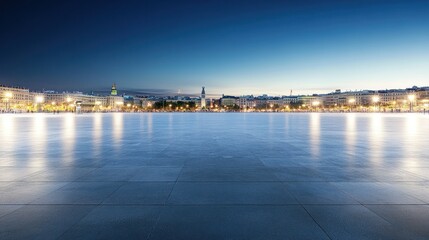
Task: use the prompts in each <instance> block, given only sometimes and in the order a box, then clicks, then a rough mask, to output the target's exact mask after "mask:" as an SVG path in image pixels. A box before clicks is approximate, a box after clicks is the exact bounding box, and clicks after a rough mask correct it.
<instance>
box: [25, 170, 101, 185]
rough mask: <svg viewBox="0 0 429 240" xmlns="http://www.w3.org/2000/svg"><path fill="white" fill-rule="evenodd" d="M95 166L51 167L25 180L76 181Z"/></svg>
mask: <svg viewBox="0 0 429 240" xmlns="http://www.w3.org/2000/svg"><path fill="white" fill-rule="evenodd" d="M94 169H95V168H50V169H47V170H43V171H39V172H37V173H35V174H32V175H31V176H28V177H26V178H24V179H22V180H23V181H60V182H66V181H74V180H76V179H78V178H80V177H82V176H84V175H86V174H88V173H90V172H91V171H93V170H94Z"/></svg>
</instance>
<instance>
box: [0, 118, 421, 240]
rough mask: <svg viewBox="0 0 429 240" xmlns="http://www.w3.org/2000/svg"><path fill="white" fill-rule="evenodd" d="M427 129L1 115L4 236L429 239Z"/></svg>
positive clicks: (387, 122)
mask: <svg viewBox="0 0 429 240" xmlns="http://www.w3.org/2000/svg"><path fill="white" fill-rule="evenodd" d="M428 123H429V116H428V115H426V116H424V115H417V114H416V115H414V114H317V113H314V114H261V113H259V114H234V113H230V114H228V113H227V114H195V113H189V114H178V113H176V114H121V113H117V114H88V115H72V114H63V115H61V114H60V115H59V116H53V115H47V114H46V115H43V114H33V115H0V150H1V151H0V152H1V154H0V239H2V240H4V239H43V240H46V239H186V240H191V239H264V240H265V239H312V240H314V239H359V240H360V239H429V151H428V148H427V143H428V142H429V124H428Z"/></svg>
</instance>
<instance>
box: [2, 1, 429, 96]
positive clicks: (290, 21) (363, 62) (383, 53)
mask: <svg viewBox="0 0 429 240" xmlns="http://www.w3.org/2000/svg"><path fill="white" fill-rule="evenodd" d="M3 9H5V11H4V12H3V13H2V14H1V19H2V21H1V23H0V24H1V27H2V29H4V31H2V36H1V38H0V42H1V43H2V44H1V45H0V51H1V52H2V54H0V68H1V69H2V71H1V73H0V82H2V83H5V84H8V85H19V86H25V87H28V88H30V89H37V90H42V89H48V88H49V89H53V90H64V89H71V90H81V91H90V90H95V91H98V90H102V89H104V86H105V83H106V82H108V83H111V82H116V83H118V85H120V86H121V88H122V89H127V90H129V91H135V90H144V91H146V90H152V91H154V92H167V93H168V94H171V93H177V92H178V91H179V89H180V91H181V92H183V93H186V94H193V93H198V90H193V89H195V88H196V86H206V87H207V88H208V89H210V92H211V93H215V94H222V93H224V94H228V95H229V94H238V95H243V94H255V95H261V94H268V95H284V94H286V95H287V94H289V92H290V90H293V92H294V93H296V94H311V93H324V92H330V91H333V90H335V89H338V88H340V89H343V90H364V89H386V88H387V89H392V88H406V87H409V86H413V85H417V86H426V85H427V82H429V81H428V76H429V68H428V67H427V66H428V60H427V57H426V56H427V55H429V47H428V44H427V42H429V33H428V32H427V26H428V25H429V18H428V17H427V14H426V13H427V11H428V9H429V3H428V2H427V1H371V2H369V1H347V2H343V1H324V2H323V3H321V2H316V1H305V2H302V3H294V2H292V1H286V2H277V1H270V2H266V1H264V2H262V1H251V2H247V1H246V2H240V1H234V2H221V1H213V2H204V3H198V2H192V1H188V2H180V3H179V2H171V3H168V2H162V3H156V2H149V3H147V2H145V3H142V2H129V4H127V5H124V4H119V3H109V4H107V3H101V2H100V3H98V2H91V3H86V2H79V1H76V2H73V3H71V2H70V3H59V2H58V3H54V4H46V3H45V2H42V1H37V2H25V3H13V2H12V3H8V4H4V7H3ZM94 9H97V11H95V12H93V10H94ZM76 16H79V18H76Z"/></svg>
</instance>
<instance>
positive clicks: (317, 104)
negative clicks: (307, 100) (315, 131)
mask: <svg viewBox="0 0 429 240" xmlns="http://www.w3.org/2000/svg"><path fill="white" fill-rule="evenodd" d="M312 104H313V106H315V107H317V106H319V105H320V102H319V101H314V102H313V103H312Z"/></svg>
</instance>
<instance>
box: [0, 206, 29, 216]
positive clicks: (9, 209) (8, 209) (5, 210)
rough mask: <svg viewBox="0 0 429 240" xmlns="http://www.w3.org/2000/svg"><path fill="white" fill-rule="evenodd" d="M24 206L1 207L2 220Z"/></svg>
mask: <svg viewBox="0 0 429 240" xmlns="http://www.w3.org/2000/svg"><path fill="white" fill-rule="evenodd" d="M22 206H23V205H0V218H1V217H3V216H5V215H7V214H10V213H12V212H13V211H15V210H16V209H18V208H20V207H22Z"/></svg>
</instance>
